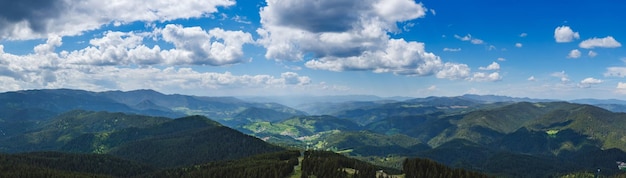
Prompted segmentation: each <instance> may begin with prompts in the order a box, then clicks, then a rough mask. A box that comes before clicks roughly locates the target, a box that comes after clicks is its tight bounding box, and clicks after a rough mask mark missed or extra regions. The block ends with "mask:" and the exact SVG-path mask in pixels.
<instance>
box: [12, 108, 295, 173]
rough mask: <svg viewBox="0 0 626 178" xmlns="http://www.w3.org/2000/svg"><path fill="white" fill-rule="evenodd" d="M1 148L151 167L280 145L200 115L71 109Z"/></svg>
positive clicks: (227, 156)
mask: <svg viewBox="0 0 626 178" xmlns="http://www.w3.org/2000/svg"><path fill="white" fill-rule="evenodd" d="M0 145H3V147H2V148H1V149H2V152H31V151H58V152H75V153H98V154H110V155H114V156H117V157H120V158H124V159H127V160H133V161H136V162H140V163H143V164H147V165H152V166H155V167H177V166H183V165H192V164H199V163H204V162H210V161H218V160H229V159H238V158H243V157H247V156H252V155H256V154H260V153H267V152H274V151H280V150H283V148H280V147H277V146H274V145H270V144H268V143H265V142H264V141H262V140H259V139H257V138H254V137H252V136H248V135H245V134H243V133H241V132H238V131H236V130H233V129H231V128H228V127H226V126H223V125H221V124H219V123H218V122H215V121H213V120H210V119H208V118H206V117H204V116H187V117H182V118H178V119H168V118H163V117H152V116H140V115H128V114H124V113H108V112H93V111H71V112H68V113H64V114H61V115H60V116H58V117H56V118H53V119H51V121H50V122H49V123H48V124H45V125H42V126H41V127H39V128H35V129H33V130H31V131H28V132H26V133H24V134H21V135H15V136H13V137H9V138H5V139H2V140H0Z"/></svg>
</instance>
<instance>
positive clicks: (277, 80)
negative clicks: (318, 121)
mask: <svg viewBox="0 0 626 178" xmlns="http://www.w3.org/2000/svg"><path fill="white" fill-rule="evenodd" d="M62 57H63V56H62V55H56V54H55V53H52V52H47V53H39V54H35V53H33V54H29V55H23V56H22V55H13V54H8V53H1V54H0V59H1V60H2V61H3V62H2V63H0V83H2V84H5V85H3V86H1V87H0V90H2V91H7V90H19V89H31V88H81V89H86V90H94V91H102V90H111V89H116V90H134V89H143V88H152V89H157V90H161V91H180V90H186V91H195V92H202V91H205V90H206V89H224V88H234V89H244V88H245V89H250V90H255V89H258V90H263V89H270V90H271V89H272V88H293V87H309V85H310V84H311V79H310V78H309V77H308V76H300V75H299V74H297V73H294V72H285V73H282V74H281V75H280V76H272V75H234V74H232V73H230V72H223V73H217V72H199V71H195V70H194V69H192V68H186V67H182V68H177V67H167V68H156V67H152V66H147V67H141V68H127V67H118V66H111V65H83V64H76V63H72V62H73V61H69V60H67V59H64V58H62ZM312 87H320V86H312Z"/></svg>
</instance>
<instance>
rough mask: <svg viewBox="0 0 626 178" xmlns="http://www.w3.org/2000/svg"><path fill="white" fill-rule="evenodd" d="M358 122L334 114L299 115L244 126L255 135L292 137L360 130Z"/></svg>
mask: <svg viewBox="0 0 626 178" xmlns="http://www.w3.org/2000/svg"><path fill="white" fill-rule="evenodd" d="M359 128H360V127H359V126H358V124H356V123H354V122H352V121H350V120H347V119H340V118H337V117H333V116H328V115H323V116H297V117H292V118H289V119H286V120H283V121H279V122H273V123H272V122H255V123H252V124H248V125H245V126H243V129H246V130H248V131H249V132H250V133H252V134H253V135H257V136H261V137H262V136H271V135H284V136H289V137H291V138H298V137H303V136H311V135H314V134H316V133H319V132H325V131H332V130H347V131H350V130H358V129H359Z"/></svg>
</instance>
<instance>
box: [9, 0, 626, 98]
mask: <svg viewBox="0 0 626 178" xmlns="http://www.w3.org/2000/svg"><path fill="white" fill-rule="evenodd" d="M624 7H626V2H622V1H613V0H594V1H588V0H581V1H569V0H553V1H544V0H528V1H501V0H478V1H467V0H424V1H413V0H308V1H304V0H246V1H235V0H133V1H117V0H48V1H38V0H21V1H13V0H0V91H15V90H27V89H56V88H70V89H82V90H90V91H108V90H122V91H128V90H136V89H153V90H156V91H160V92H163V93H168V94H171V93H178V94H189V95H201V96H285V95H353V94H358V95H361V94H362V95H378V96H383V97H388V96H407V97H426V96H457V95H463V94H481V95H488V94H489V95H505V96H514V97H531V98H546V99H578V98H598V99H622V98H626V78H625V77H626V50H624V49H623V47H622V43H624V42H626V23H624V22H623V20H624V19H626V13H623V11H622V9H623V8H624Z"/></svg>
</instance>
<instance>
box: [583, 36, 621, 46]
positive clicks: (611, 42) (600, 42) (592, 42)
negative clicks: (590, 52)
mask: <svg viewBox="0 0 626 178" xmlns="http://www.w3.org/2000/svg"><path fill="white" fill-rule="evenodd" d="M578 46H579V47H580V48H585V49H592V48H617V47H621V46H622V44H621V43H619V42H617V40H615V38H613V37H612V36H607V37H604V38H595V37H594V38H590V39H587V40H585V41H582V42H580V44H578Z"/></svg>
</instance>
